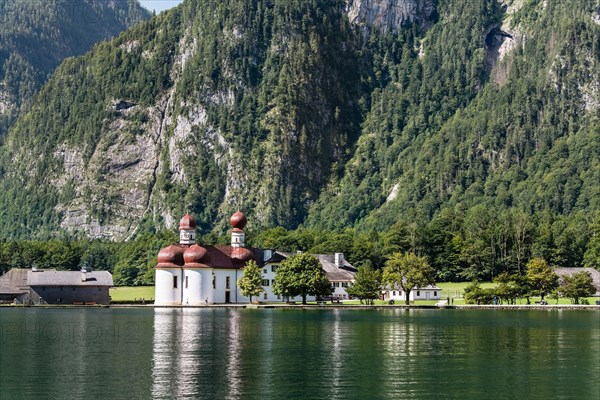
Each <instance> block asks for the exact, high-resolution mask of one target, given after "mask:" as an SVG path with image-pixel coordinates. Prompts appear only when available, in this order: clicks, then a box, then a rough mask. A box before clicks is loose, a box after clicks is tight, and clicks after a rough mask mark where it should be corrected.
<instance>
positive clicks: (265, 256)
mask: <svg viewBox="0 0 600 400" xmlns="http://www.w3.org/2000/svg"><path fill="white" fill-rule="evenodd" d="M272 256H273V250H265V251H264V252H263V261H264V262H267V261H269V260H270V259H271V257H272Z"/></svg>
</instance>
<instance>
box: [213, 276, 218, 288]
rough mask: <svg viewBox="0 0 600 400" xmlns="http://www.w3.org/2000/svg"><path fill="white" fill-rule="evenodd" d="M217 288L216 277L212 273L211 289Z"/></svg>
mask: <svg viewBox="0 0 600 400" xmlns="http://www.w3.org/2000/svg"><path fill="white" fill-rule="evenodd" d="M216 288H217V277H216V276H214V275H213V289H216Z"/></svg>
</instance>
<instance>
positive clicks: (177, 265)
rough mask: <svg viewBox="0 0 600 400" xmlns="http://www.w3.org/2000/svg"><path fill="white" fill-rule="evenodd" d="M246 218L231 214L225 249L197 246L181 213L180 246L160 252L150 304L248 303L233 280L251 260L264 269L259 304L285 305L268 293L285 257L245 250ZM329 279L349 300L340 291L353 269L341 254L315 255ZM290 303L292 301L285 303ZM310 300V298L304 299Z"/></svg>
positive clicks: (336, 292)
mask: <svg viewBox="0 0 600 400" xmlns="http://www.w3.org/2000/svg"><path fill="white" fill-rule="evenodd" d="M246 223H247V219H246V216H245V215H244V214H243V213H242V212H241V211H239V210H238V211H237V212H236V213H234V214H233V215H232V216H231V219H230V224H231V228H232V229H231V244H230V245H229V246H208V245H207V246H201V245H199V244H197V243H196V221H195V220H194V218H193V217H192V216H191V215H189V214H186V215H184V216H183V218H181V221H180V222H179V232H180V233H179V244H174V245H170V246H168V247H165V248H164V249H162V250H160V252H159V253H158V262H157V264H156V284H155V285H156V286H155V301H154V304H155V305H158V306H179V305H184V306H185V305H190V306H199V305H208V304H222V303H247V302H248V301H249V299H248V298H247V297H245V296H242V294H241V293H240V290H239V288H238V285H237V282H238V279H239V278H240V277H241V276H242V275H243V268H244V265H245V264H246V262H248V261H250V260H254V261H256V263H257V264H258V265H259V266H260V267H261V268H263V288H264V289H265V292H264V293H263V295H262V296H261V300H263V301H284V300H285V299H282V298H280V297H278V296H276V295H275V294H273V293H272V291H271V290H270V289H271V286H272V282H273V278H274V277H275V272H276V270H277V267H278V265H279V263H280V262H281V261H283V260H284V259H285V258H287V257H288V256H289V255H288V254H285V253H281V252H276V251H272V250H261V249H254V250H251V249H248V248H246V245H245V233H244V228H245V227H246ZM316 257H317V258H318V259H319V261H320V263H321V267H322V268H323V270H324V271H325V273H326V275H327V277H328V278H329V280H330V281H331V284H332V288H333V289H334V290H333V297H335V298H338V299H340V300H342V299H348V294H347V293H346V290H345V288H346V287H348V285H349V284H351V283H352V281H353V280H354V274H355V273H356V269H355V268H354V267H353V266H352V265H351V264H349V263H348V262H347V261H346V260H345V259H344V256H343V254H341V253H336V254H335V255H326V254H321V255H316ZM289 300H291V301H294V300H296V299H294V298H292V299H289ZM308 300H309V301H310V300H314V297H310V296H309V298H308Z"/></svg>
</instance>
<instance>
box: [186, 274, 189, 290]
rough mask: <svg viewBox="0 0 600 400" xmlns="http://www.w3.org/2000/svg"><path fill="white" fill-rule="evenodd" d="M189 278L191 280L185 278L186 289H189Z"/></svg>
mask: <svg viewBox="0 0 600 400" xmlns="http://www.w3.org/2000/svg"><path fill="white" fill-rule="evenodd" d="M188 278H189V276H186V277H185V288H186V289H187V288H188Z"/></svg>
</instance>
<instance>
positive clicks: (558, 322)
mask: <svg viewBox="0 0 600 400" xmlns="http://www.w3.org/2000/svg"><path fill="white" fill-rule="evenodd" d="M581 315H582V319H581V321H580V322H578V319H577V316H576V315H574V314H569V315H567V316H566V317H565V318H564V319H565V320H568V321H565V320H563V316H562V315H558V316H552V315H551V314H544V313H533V314H531V315H528V314H526V313H520V314H518V316H515V315H513V314H510V313H507V312H504V313H493V312H488V311H486V312H482V313H476V312H457V311H447V312H443V311H433V312H423V311H419V310H410V311H407V310H388V311H382V312H371V311H367V312H363V311H348V310H321V311H314V310H310V311H308V310H307V311H302V312H297V311H280V310H222V309H156V310H155V311H154V315H153V316H154V330H153V333H152V335H153V338H152V340H153V342H152V354H153V356H152V371H151V375H152V378H153V384H152V389H151V394H152V397H153V398H198V399H202V398H214V399H240V398H243V399H249V398H256V399H263V398H269V399H290V398H318V399H326V398H327V399H345V398H369V399H371V398H373V399H374V398H403V399H410V398H436V397H443V398H456V399H459V398H460V399H474V398H481V397H482V395H483V394H486V396H487V395H489V396H487V397H494V394H500V393H502V394H503V395H505V396H506V397H507V398H535V397H539V396H538V395H540V396H542V397H544V398H565V396H567V395H568V394H569V393H571V392H573V390H574V389H573V388H576V389H575V391H574V392H573V393H576V394H577V395H578V396H577V397H578V398H590V397H589V396H590V395H592V394H593V393H595V389H597V388H598V385H597V384H595V387H594V386H593V384H592V386H589V385H588V386H585V385H582V384H581V383H580V384H579V385H575V384H574V382H583V380H581V379H580V378H583V377H586V380H585V382H594V381H593V376H594V374H597V373H598V372H599V369H598V368H599V365H600V362H599V361H598V358H597V357H593V356H591V355H593V354H598V352H599V351H600V337H599V332H600V330H599V329H598V325H597V324H596V325H594V324H593V321H592V323H590V321H589V316H591V315H592V314H581ZM586 318H587V319H586ZM594 318H596V320H597V317H594ZM567 323H568V325H565V324H567ZM578 323H579V324H580V325H577V324H578ZM582 349H584V350H583V351H582ZM76 360H77V362H78V363H80V362H81V360H82V358H81V357H79V356H76ZM81 368H86V367H85V366H84V365H82V366H81ZM532 388H536V389H535V392H533V391H532ZM567 397H568V396H567Z"/></svg>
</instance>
